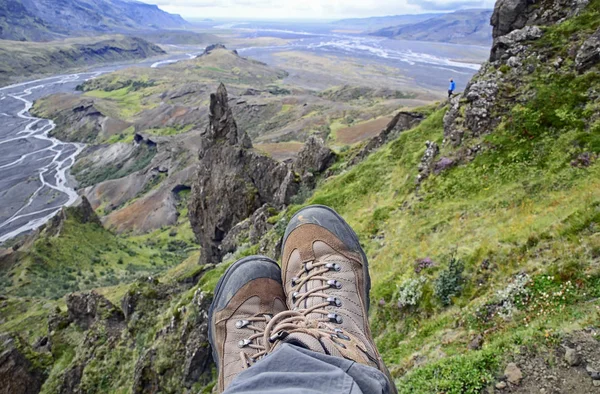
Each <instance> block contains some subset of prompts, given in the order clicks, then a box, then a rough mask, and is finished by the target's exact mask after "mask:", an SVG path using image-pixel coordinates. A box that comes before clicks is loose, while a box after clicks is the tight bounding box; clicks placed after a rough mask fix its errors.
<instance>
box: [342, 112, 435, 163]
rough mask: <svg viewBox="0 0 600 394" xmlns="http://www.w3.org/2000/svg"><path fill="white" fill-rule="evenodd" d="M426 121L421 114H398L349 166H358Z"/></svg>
mask: <svg viewBox="0 0 600 394" xmlns="http://www.w3.org/2000/svg"><path fill="white" fill-rule="evenodd" d="M424 119H425V115H423V114H421V113H419V112H404V111H402V112H398V113H397V114H396V116H394V118H393V119H392V120H391V121H390V123H389V124H388V125H387V126H386V128H385V129H383V130H382V131H381V132H380V133H379V135H378V136H376V137H373V138H371V139H370V140H369V142H367V144H366V145H365V146H364V148H362V150H361V151H360V152H359V153H358V154H357V155H356V156H355V157H353V158H352V160H350V163H349V165H351V166H352V165H356V164H358V163H360V162H361V161H363V160H364V159H365V157H367V156H368V155H370V154H371V153H373V152H374V151H376V150H377V149H379V148H381V147H382V146H383V145H385V144H386V143H387V142H389V141H391V140H393V139H394V138H397V137H398V136H399V135H400V133H402V132H403V131H406V130H410V129H412V128H413V127H415V126H417V125H418V124H419V123H421V122H422V121H423V120H424Z"/></svg>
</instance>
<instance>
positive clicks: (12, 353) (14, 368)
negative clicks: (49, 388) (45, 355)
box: [0, 334, 46, 394]
mask: <svg viewBox="0 0 600 394" xmlns="http://www.w3.org/2000/svg"><path fill="white" fill-rule="evenodd" d="M22 345H23V341H21V340H20V339H19V338H15V337H14V336H11V335H7V334H4V335H0V350H1V353H0V394H37V393H39V392H40V389H41V387H42V384H43V383H44V381H45V380H46V376H45V374H44V371H43V369H41V368H38V367H36V366H34V365H33V364H32V363H31V361H29V359H27V357H26V356H25V354H24V353H23V352H22V351H21V350H20V349H19V348H20V347H21V346H22ZM25 346H26V344H25Z"/></svg>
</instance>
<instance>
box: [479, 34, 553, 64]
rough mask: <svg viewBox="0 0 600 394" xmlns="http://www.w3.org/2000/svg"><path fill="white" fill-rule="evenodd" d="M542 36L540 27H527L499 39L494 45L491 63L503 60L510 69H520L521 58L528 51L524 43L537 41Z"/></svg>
mask: <svg viewBox="0 0 600 394" xmlns="http://www.w3.org/2000/svg"><path fill="white" fill-rule="evenodd" d="M542 34H543V32H542V29H540V28H539V27H538V26H526V27H524V28H522V29H518V30H513V31H511V32H510V33H508V34H506V35H504V36H502V37H498V38H497V39H495V40H494V44H493V45H492V52H491V55H490V61H492V62H494V61H497V60H503V61H506V63H507V64H508V65H509V66H510V67H518V66H519V65H520V64H522V59H521V57H522V56H523V53H524V52H525V49H526V47H525V45H524V43H526V42H528V41H534V40H537V39H538V38H540V37H541V36H542ZM511 59H512V60H511Z"/></svg>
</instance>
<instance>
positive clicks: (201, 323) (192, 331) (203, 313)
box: [182, 290, 213, 387]
mask: <svg viewBox="0 0 600 394" xmlns="http://www.w3.org/2000/svg"><path fill="white" fill-rule="evenodd" d="M211 302H212V297H211V296H210V295H209V294H208V293H205V292H202V291H201V290H197V291H196V293H195V294H194V298H193V299H192V306H193V307H195V308H197V310H198V313H197V314H196V315H195V318H194V319H193V320H189V321H186V322H185V323H184V327H183V333H182V340H184V341H185V362H184V365H183V376H184V384H185V386H186V387H191V386H192V385H193V384H194V383H197V382H201V383H203V384H206V383H208V382H209V381H210V379H211V369H212V366H213V359H212V353H211V348H210V346H208V343H209V342H208V324H209V320H208V310H209V308H210V304H211Z"/></svg>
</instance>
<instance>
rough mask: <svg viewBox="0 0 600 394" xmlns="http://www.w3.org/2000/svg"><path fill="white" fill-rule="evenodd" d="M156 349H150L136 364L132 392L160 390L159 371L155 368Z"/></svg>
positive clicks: (154, 391) (153, 392) (149, 392)
mask: <svg viewBox="0 0 600 394" xmlns="http://www.w3.org/2000/svg"><path fill="white" fill-rule="evenodd" d="M155 358H156V350H155V349H148V350H147V351H146V352H145V353H144V354H143V355H142V356H141V357H140V359H139V360H138V362H137V363H136V364H135V370H134V375H133V387H132V392H133V393H134V394H142V393H147V394H155V393H158V392H160V386H159V383H160V382H159V377H158V373H156V371H155V370H154V368H153V365H154V360H155Z"/></svg>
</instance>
